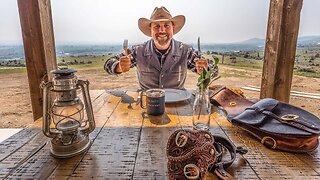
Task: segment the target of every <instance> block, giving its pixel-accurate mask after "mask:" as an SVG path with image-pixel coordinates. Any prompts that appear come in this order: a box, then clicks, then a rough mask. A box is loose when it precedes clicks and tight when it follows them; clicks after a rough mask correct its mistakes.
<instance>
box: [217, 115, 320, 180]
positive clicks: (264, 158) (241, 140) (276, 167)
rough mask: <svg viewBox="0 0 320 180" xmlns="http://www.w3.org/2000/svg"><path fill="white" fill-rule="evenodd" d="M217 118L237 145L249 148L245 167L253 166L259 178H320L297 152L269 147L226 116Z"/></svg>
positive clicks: (240, 175) (313, 168)
mask: <svg viewBox="0 0 320 180" xmlns="http://www.w3.org/2000/svg"><path fill="white" fill-rule="evenodd" d="M216 120H217V122H218V124H219V125H220V126H221V127H222V128H223V130H224V132H225V133H226V134H227V136H228V137H229V138H230V139H231V140H232V141H233V142H234V143H235V144H236V145H238V146H243V147H245V148H246V149H248V153H247V154H245V155H244V156H243V157H245V162H244V163H245V164H246V165H245V167H244V168H247V167H251V168H252V170H253V171H254V172H255V173H256V175H257V176H258V177H259V179H273V178H277V179H293V178H296V179H320V176H319V173H318V172H317V171H315V167H314V166H310V165H309V164H307V163H306V162H304V161H302V160H300V159H299V158H298V157H297V156H296V155H295V154H293V153H287V152H282V151H276V150H271V149H268V148H266V147H265V146H263V145H262V144H261V143H260V142H259V141H257V140H256V139H255V138H254V137H252V136H251V135H250V134H248V133H246V132H244V131H243V130H241V129H240V128H238V127H236V126H232V125H231V123H230V122H228V121H227V120H226V119H225V118H224V117H218V118H217V119H216ZM235 168H239V167H236V166H235ZM244 172H246V171H244V170H241V171H239V172H237V173H239V175H237V176H238V177H241V178H242V177H244V176H245V175H246V174H243V173H244Z"/></svg>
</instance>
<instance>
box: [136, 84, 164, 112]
mask: <svg viewBox="0 0 320 180" xmlns="http://www.w3.org/2000/svg"><path fill="white" fill-rule="evenodd" d="M140 96H141V98H140V106H141V108H143V109H147V114H149V115H152V116H158V115H162V114H163V113H164V109H165V91H164V90H163V89H149V90H147V91H142V92H141V95H140ZM143 96H145V97H146V98H143ZM143 99H145V100H146V102H145V103H144V102H143ZM144 104H145V106H144Z"/></svg>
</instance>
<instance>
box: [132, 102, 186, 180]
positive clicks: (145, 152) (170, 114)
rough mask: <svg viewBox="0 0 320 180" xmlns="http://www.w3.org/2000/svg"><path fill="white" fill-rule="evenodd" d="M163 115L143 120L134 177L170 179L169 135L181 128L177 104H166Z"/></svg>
mask: <svg viewBox="0 0 320 180" xmlns="http://www.w3.org/2000/svg"><path fill="white" fill-rule="evenodd" d="M165 111H166V113H165V114H164V115H162V116H149V117H147V118H145V119H144V120H143V127H142V131H141V137H140V138H141V139H140V143H139V149H138V155H137V159H136V165H135V169H134V175H133V179H168V177H167V156H166V147H167V141H168V138H169V136H170V135H171V134H172V133H173V132H174V131H175V130H177V129H179V128H181V123H180V121H179V117H178V116H177V109H176V104H175V103H172V104H166V109H165Z"/></svg>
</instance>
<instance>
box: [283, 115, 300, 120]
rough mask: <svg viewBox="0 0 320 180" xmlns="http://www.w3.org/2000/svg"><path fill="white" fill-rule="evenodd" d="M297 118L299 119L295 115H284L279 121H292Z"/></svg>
mask: <svg viewBox="0 0 320 180" xmlns="http://www.w3.org/2000/svg"><path fill="white" fill-rule="evenodd" d="M298 118H299V116H298V115H295V114H285V115H283V116H281V119H282V120H284V121H294V120H296V119H298Z"/></svg>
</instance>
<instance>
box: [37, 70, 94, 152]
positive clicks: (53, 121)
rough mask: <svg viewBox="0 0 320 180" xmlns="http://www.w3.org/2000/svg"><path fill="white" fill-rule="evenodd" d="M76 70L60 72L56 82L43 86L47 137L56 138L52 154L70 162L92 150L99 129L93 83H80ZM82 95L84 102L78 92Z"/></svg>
mask: <svg viewBox="0 0 320 180" xmlns="http://www.w3.org/2000/svg"><path fill="white" fill-rule="evenodd" d="M75 72H76V70H74V69H58V70H53V71H51V73H52V74H53V75H54V77H53V79H52V81H49V82H43V83H42V85H41V86H42V89H43V124H42V130H43V133H44V134H45V135H46V136H47V137H50V138H52V140H51V154H52V155H53V156H54V157H56V158H69V157H72V156H75V155H78V154H80V153H83V152H84V151H86V150H87V149H88V148H89V146H90V140H89V133H90V132H92V131H93V130H94V128H95V121H94V117H93V111H92V104H91V101H90V95H89V81H83V80H79V79H78V78H77V76H76V75H75V74H74V73H75ZM80 89H81V93H82V99H83V102H84V103H83V102H82V100H81V99H80V98H79V96H77V90H79V91H80ZM51 98H53V100H51Z"/></svg>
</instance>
